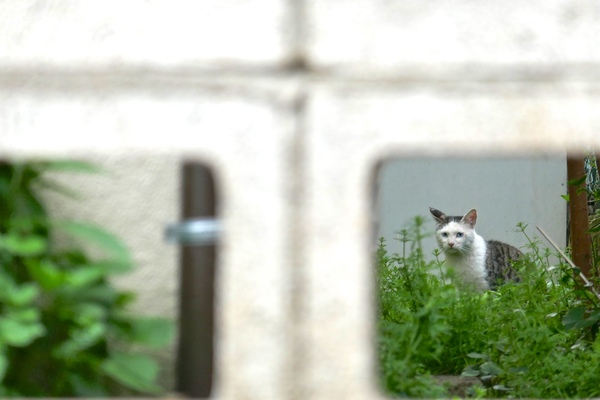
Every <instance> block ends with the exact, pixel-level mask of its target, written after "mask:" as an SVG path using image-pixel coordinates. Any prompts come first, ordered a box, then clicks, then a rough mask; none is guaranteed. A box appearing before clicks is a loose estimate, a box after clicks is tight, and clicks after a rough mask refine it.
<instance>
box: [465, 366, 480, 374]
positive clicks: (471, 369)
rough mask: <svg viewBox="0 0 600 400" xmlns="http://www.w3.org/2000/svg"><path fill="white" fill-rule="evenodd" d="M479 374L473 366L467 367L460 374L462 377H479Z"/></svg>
mask: <svg viewBox="0 0 600 400" xmlns="http://www.w3.org/2000/svg"><path fill="white" fill-rule="evenodd" d="M479 374H481V372H480V371H479V368H478V367H476V366H474V365H469V366H467V367H466V368H465V369H464V370H463V372H462V374H461V375H462V376H479Z"/></svg>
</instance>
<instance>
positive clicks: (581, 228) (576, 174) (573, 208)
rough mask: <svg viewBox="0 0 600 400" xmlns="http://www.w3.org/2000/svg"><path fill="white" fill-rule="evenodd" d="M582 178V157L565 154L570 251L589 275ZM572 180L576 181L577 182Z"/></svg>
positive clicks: (584, 193) (588, 241)
mask: <svg viewBox="0 0 600 400" xmlns="http://www.w3.org/2000/svg"><path fill="white" fill-rule="evenodd" d="M584 178H585V159H584V157H583V156H582V155H579V154H569V155H568V156H567V181H568V182H570V183H569V188H568V190H569V217H570V218H569V229H570V232H571V235H570V237H571V251H572V257H573V262H574V263H575V265H577V267H578V268H579V269H580V270H581V272H582V273H583V274H584V275H585V276H587V277H589V276H590V270H591V264H592V262H591V260H592V251H591V246H592V244H591V239H590V234H589V232H588V229H589V217H588V208H587V192H586V191H585V179H584ZM582 180H583V181H582ZM573 182H577V184H574V183H573Z"/></svg>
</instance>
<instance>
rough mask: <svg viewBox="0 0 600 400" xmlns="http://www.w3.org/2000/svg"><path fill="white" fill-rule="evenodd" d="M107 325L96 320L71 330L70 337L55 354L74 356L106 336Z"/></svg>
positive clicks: (65, 356) (63, 356)
mask: <svg viewBox="0 0 600 400" xmlns="http://www.w3.org/2000/svg"><path fill="white" fill-rule="evenodd" d="M105 333H106V326H105V325H104V324H103V323H100V322H96V323H94V324H92V325H90V326H88V327H85V328H81V329H77V330H73V331H71V332H70V335H69V336H70V338H69V339H68V340H66V341H65V342H63V343H62V344H61V345H60V347H58V348H57V349H56V350H55V351H54V354H55V355H56V356H58V357H61V358H67V359H68V358H72V357H74V356H76V355H77V353H79V352H81V351H82V350H85V349H87V348H89V347H91V346H93V345H95V344H96V343H98V342H99V341H100V340H102V339H103V338H104V335H105Z"/></svg>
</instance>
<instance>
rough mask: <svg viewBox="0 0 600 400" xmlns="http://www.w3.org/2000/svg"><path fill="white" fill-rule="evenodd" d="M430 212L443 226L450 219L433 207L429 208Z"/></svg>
mask: <svg viewBox="0 0 600 400" xmlns="http://www.w3.org/2000/svg"><path fill="white" fill-rule="evenodd" d="M429 212H430V213H431V215H433V218H434V219H435V220H436V221H437V222H438V223H440V224H443V223H444V222H446V220H447V219H448V217H446V214H444V213H443V212H441V211H440V210H437V209H435V208H433V207H429Z"/></svg>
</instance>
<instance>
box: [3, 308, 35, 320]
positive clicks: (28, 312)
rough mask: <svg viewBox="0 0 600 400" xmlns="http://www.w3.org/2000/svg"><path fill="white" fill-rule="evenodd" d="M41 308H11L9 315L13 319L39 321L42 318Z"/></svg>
mask: <svg viewBox="0 0 600 400" xmlns="http://www.w3.org/2000/svg"><path fill="white" fill-rule="evenodd" d="M40 314H41V312H40V309H39V308H36V307H30V308H21V309H18V310H11V311H10V313H9V314H8V316H9V317H10V318H11V319H14V320H16V321H20V322H39V320H40Z"/></svg>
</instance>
